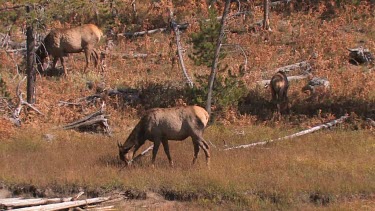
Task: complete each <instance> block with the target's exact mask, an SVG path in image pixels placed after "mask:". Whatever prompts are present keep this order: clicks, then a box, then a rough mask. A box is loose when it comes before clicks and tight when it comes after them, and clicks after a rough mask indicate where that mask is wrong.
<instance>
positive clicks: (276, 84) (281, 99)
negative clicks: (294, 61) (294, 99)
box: [270, 71, 289, 113]
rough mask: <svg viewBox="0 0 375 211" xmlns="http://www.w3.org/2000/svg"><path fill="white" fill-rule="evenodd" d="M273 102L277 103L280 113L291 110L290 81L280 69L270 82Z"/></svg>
mask: <svg viewBox="0 0 375 211" xmlns="http://www.w3.org/2000/svg"><path fill="white" fill-rule="evenodd" d="M270 87H271V94H272V102H273V103H276V105H277V111H278V112H279V113H285V112H289V105H288V103H289V102H288V88H289V82H288V77H287V76H286V74H285V72H283V71H279V72H277V73H276V74H275V75H274V76H272V78H271V82H270Z"/></svg>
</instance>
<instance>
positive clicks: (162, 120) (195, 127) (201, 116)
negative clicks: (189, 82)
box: [118, 106, 210, 166]
mask: <svg viewBox="0 0 375 211" xmlns="http://www.w3.org/2000/svg"><path fill="white" fill-rule="evenodd" d="M208 119H209V115H208V113H207V111H206V110H205V109H203V108H201V107H199V106H181V107H173V108H157V109H152V110H149V111H148V112H147V114H146V115H144V116H143V117H142V118H141V120H140V121H139V122H138V124H137V125H136V126H135V128H134V129H133V131H132V132H131V133H130V135H129V137H128V138H127V139H126V141H125V143H124V144H120V143H118V147H119V156H120V159H121V160H122V161H125V162H126V163H127V164H129V163H130V161H131V160H132V159H133V157H134V155H135V153H136V151H137V150H138V149H139V148H140V147H141V146H142V145H143V144H144V143H145V141H146V140H149V141H151V142H154V148H153V151H152V165H153V166H154V163H155V158H156V154H157V152H158V149H159V146H160V143H162V144H163V147H164V152H165V154H166V155H167V157H168V160H169V163H170V165H171V166H173V161H172V158H171V155H170V153H169V145H168V140H177V141H182V140H184V139H186V138H188V137H191V138H192V140H193V145H194V158H193V164H194V163H195V162H196V160H197V157H198V153H199V149H200V148H202V149H203V151H204V153H205V155H206V162H207V165H209V162H210V151H209V146H208V144H207V142H206V141H205V140H204V139H203V131H204V129H205V127H206V126H207V122H208Z"/></svg>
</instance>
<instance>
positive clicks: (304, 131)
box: [224, 115, 349, 151]
mask: <svg viewBox="0 0 375 211" xmlns="http://www.w3.org/2000/svg"><path fill="white" fill-rule="evenodd" d="M348 117H349V116H348V115H345V116H342V117H340V118H339V119H336V120H333V121H331V122H328V123H325V124H322V125H318V126H315V127H313V128H310V129H307V130H303V131H301V132H298V133H295V134H292V135H289V136H285V137H282V138H278V139H273V140H268V141H261V142H256V143H252V144H244V145H239V146H234V147H229V148H225V149H224V150H225V151H227V150H233V149H243V148H249V147H253V146H257V145H265V144H268V143H272V142H276V141H283V140H287V139H292V138H295V137H299V136H303V135H306V134H309V133H312V132H315V131H317V130H321V129H325V128H330V127H332V126H334V125H337V124H340V123H342V122H344V120H345V119H347V118H348Z"/></svg>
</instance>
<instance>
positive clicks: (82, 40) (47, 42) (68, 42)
mask: <svg viewBox="0 0 375 211" xmlns="http://www.w3.org/2000/svg"><path fill="white" fill-rule="evenodd" d="M102 36H103V32H102V31H101V30H100V29H99V28H98V27H97V26H95V25H94V24H85V25H82V26H77V27H74V28H68V29H53V30H52V31H51V32H50V33H49V34H48V35H47V36H46V37H45V38H44V41H43V42H42V43H41V45H40V46H39V48H38V49H37V50H36V55H37V59H38V60H39V61H38V69H39V71H42V70H43V69H45V68H42V66H43V65H44V62H45V59H46V58H47V57H48V56H49V55H51V56H52V57H53V65H52V68H53V69H54V68H55V67H56V63H57V60H58V59H60V62H61V65H62V66H63V70H64V74H65V75H66V68H65V65H64V56H68V54H69V53H81V52H84V53H85V57H86V66H85V69H84V71H86V69H87V68H88V66H89V62H90V60H91V56H93V57H94V60H95V66H97V65H98V60H99V56H98V53H97V52H96V50H95V49H94V48H95V46H96V45H97V44H98V42H99V41H100V39H101V38H102ZM43 67H46V66H43Z"/></svg>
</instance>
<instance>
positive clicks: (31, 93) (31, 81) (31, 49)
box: [26, 7, 36, 104]
mask: <svg viewBox="0 0 375 211" xmlns="http://www.w3.org/2000/svg"><path fill="white" fill-rule="evenodd" d="M29 10H30V9H29V8H28V7H26V12H29ZM26 37H27V38H26V49H27V54H26V60H27V61H26V63H27V67H26V73H27V102H28V103H30V104H33V103H35V80H36V71H35V68H34V63H35V56H34V55H35V39H34V32H33V26H32V23H29V26H27V29H26Z"/></svg>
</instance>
